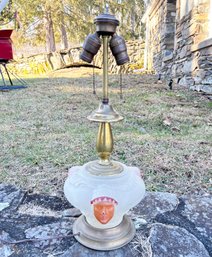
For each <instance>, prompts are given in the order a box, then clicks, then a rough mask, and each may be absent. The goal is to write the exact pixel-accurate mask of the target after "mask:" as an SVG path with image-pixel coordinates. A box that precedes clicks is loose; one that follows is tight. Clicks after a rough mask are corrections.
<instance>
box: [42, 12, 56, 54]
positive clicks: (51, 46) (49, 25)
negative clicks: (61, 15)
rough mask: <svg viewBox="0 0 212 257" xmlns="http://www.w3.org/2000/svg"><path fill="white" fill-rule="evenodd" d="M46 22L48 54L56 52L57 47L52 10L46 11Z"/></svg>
mask: <svg viewBox="0 0 212 257" xmlns="http://www.w3.org/2000/svg"><path fill="white" fill-rule="evenodd" d="M44 21H45V28H46V48H47V52H48V53H51V52H55V51H56V45H55V38H54V29H53V21H52V16H51V10H46V11H45V13H44Z"/></svg>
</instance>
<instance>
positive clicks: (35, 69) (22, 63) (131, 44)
mask: <svg viewBox="0 0 212 257" xmlns="http://www.w3.org/2000/svg"><path fill="white" fill-rule="evenodd" d="M127 49H128V54H129V57H130V62H129V63H128V64H125V65H122V66H117V65H116V62H115V59H114V57H113V56H112V54H110V55H109V61H108V63H109V71H110V72H111V73H119V72H120V71H121V72H122V73H126V72H129V71H130V70H131V69H133V68H134V67H138V68H142V67H143V66H142V65H143V55H144V43H143V41H140V40H134V41H127ZM81 51H82V48H81V47H74V48H70V49H68V50H62V51H58V52H54V53H50V54H38V55H33V56H30V57H27V58H22V59H18V60H16V61H15V62H13V63H11V64H10V66H11V68H12V69H13V71H15V72H16V73H18V74H42V73H46V72H48V71H51V70H57V69H62V68H66V67H75V66H82V65H88V64H87V63H85V62H83V61H81V60H80V59H79V55H80V52H81ZM109 52H110V51H109ZM91 65H95V66H97V67H100V68H101V67H102V48H101V49H100V51H99V52H98V54H97V55H96V56H95V58H94V62H93V63H91Z"/></svg>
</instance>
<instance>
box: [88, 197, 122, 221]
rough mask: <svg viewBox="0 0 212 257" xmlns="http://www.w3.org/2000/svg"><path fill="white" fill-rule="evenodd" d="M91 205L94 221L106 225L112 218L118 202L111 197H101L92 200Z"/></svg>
mask: <svg viewBox="0 0 212 257" xmlns="http://www.w3.org/2000/svg"><path fill="white" fill-rule="evenodd" d="M91 204H92V205H93V211H94V216H95V217H96V219H97V220H98V221H99V222H100V223H102V224H107V223H108V222H109V221H110V220H111V219H112V218H113V216H114V211H115V206H116V205H117V204H118V202H117V201H116V200H114V199H113V198H111V197H107V196H101V197H97V198H95V199H93V200H92V201H91Z"/></svg>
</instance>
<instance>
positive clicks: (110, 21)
mask: <svg viewBox="0 0 212 257" xmlns="http://www.w3.org/2000/svg"><path fill="white" fill-rule="evenodd" d="M94 24H96V32H97V33H98V34H99V35H113V34H114V33H115V32H116V27H117V26H119V21H118V20H117V19H116V17H115V16H114V15H111V14H109V13H102V14H100V15H99V16H97V17H96V18H95V19H94Z"/></svg>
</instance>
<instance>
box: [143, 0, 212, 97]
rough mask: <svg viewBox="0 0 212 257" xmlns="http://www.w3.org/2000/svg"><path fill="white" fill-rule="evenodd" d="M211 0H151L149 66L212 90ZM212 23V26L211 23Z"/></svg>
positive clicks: (195, 86)
mask: <svg viewBox="0 0 212 257" xmlns="http://www.w3.org/2000/svg"><path fill="white" fill-rule="evenodd" d="M210 5H212V1H211V3H210V0H198V1H197V0H196V1H194V0H189V1H188V0H184V1H179V0H161V1H151V2H150V3H149V6H148V8H147V11H146V14H145V16H146V17H145V18H144V21H145V22H146V29H147V34H146V40H147V41H148V44H146V49H145V51H146V58H147V60H146V62H147V65H146V68H147V69H149V70H151V69H154V70H155V71H156V73H158V74H161V75H162V77H163V78H164V79H166V80H167V81H169V80H170V79H171V78H172V79H174V81H175V82H176V83H179V84H180V85H182V86H187V87H190V88H191V89H194V90H198V91H204V92H206V93H212V38H210V30H211V29H212V26H211V24H210V23H211V17H210V12H211V9H212V6H210ZM210 26H211V27H210Z"/></svg>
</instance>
